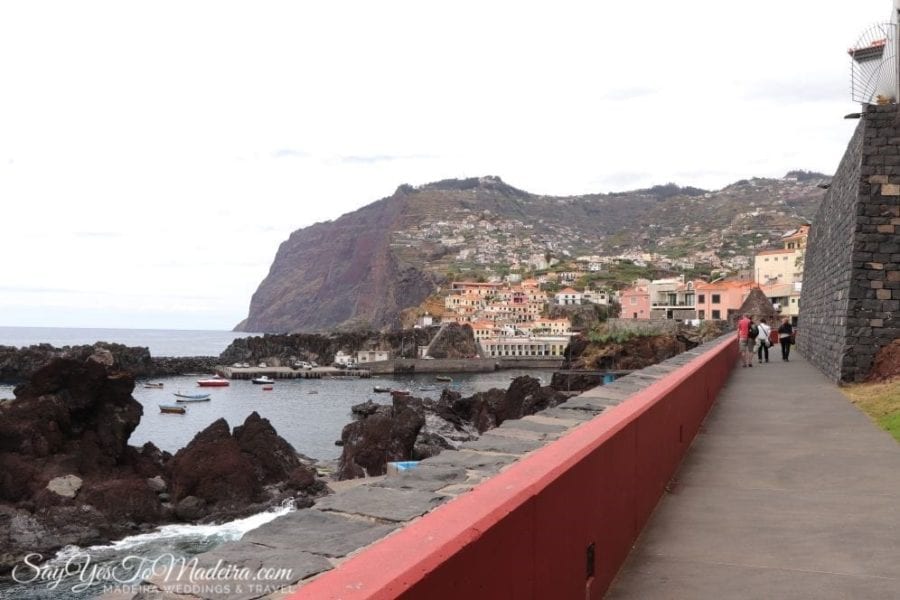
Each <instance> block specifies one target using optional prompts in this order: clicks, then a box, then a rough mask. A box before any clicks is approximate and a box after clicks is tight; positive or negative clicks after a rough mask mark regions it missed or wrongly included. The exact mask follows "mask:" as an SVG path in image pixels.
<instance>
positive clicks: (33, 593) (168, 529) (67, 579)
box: [0, 507, 293, 600]
mask: <svg viewBox="0 0 900 600" xmlns="http://www.w3.org/2000/svg"><path fill="white" fill-rule="evenodd" d="M292 510H293V509H292V508H290V507H278V508H273V509H272V510H270V511H266V512H263V513H258V514H255V515H252V516H250V517H247V518H245V519H238V520H236V521H231V522H228V523H222V524H219V525H184V524H174V525H164V526H162V527H159V528H157V529H156V530H155V531H153V532H151V533H143V534H140V535H134V536H130V537H127V538H124V539H121V540H118V541H115V542H112V543H111V544H107V545H103V546H90V547H87V548H81V547H78V546H67V547H65V548H63V549H62V550H60V551H59V552H58V553H57V554H56V556H55V557H53V558H51V559H50V560H48V561H47V562H44V563H41V564H39V565H38V563H37V562H36V561H33V560H31V561H28V562H23V563H20V564H19V565H18V566H17V568H16V570H15V571H14V572H13V573H12V575H11V577H8V578H6V579H0V598H3V599H6V598H10V599H13V598H15V599H17V600H89V599H94V598H104V597H109V594H115V593H124V592H125V591H128V592H129V594H127V595H123V596H113V597H124V598H130V597H131V595H132V594H131V592H133V593H138V592H140V591H143V590H141V580H142V578H141V577H140V574H141V573H146V572H149V570H150V569H151V568H153V567H154V566H155V567H157V568H158V569H159V571H160V572H162V571H164V570H165V569H166V568H167V567H168V566H170V565H173V564H174V565H176V567H175V572H177V570H178V566H177V565H180V564H181V563H180V562H178V561H179V560H180V559H185V560H190V557H192V556H194V555H196V554H199V553H201V552H206V551H207V550H212V549H213V548H215V547H216V546H219V545H221V544H223V543H225V542H228V541H232V540H239V539H240V538H241V537H242V536H243V535H244V534H245V533H247V532H248V531H250V530H253V529H256V528H257V527H260V526H262V525H264V524H266V523H268V522H269V521H271V520H273V519H275V518H278V517H280V516H281V515H285V514H287V513H289V512H291V511H292ZM32 565H34V566H32ZM189 569H190V567H188V570H189Z"/></svg>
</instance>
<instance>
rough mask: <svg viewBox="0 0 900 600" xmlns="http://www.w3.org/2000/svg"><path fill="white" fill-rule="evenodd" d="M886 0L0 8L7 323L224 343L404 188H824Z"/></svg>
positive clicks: (1, 314) (1, 309)
mask: <svg viewBox="0 0 900 600" xmlns="http://www.w3.org/2000/svg"><path fill="white" fill-rule="evenodd" d="M890 10H891V3H890V1H889V0H853V1H850V0H842V1H839V2H812V1H809V0H792V1H790V2H785V1H784V0H780V1H777V2H776V1H774V0H758V1H756V2H752V3H745V2H741V3H736V2H723V1H721V0H696V1H692V0H685V1H683V2H671V1H665V2H664V1H656V0H650V1H645V2H624V1H620V2H604V1H601V0H595V1H591V2H572V1H568V0H555V1H554V2H540V3H538V2H502V1H492V2H487V1H485V0H481V1H480V2H474V1H468V0H457V1H454V2H442V3H437V2H422V1H421V0H420V1H418V2H394V1H390V0H382V1H379V2H371V1H369V2H356V1H352V0H348V1H344V2H296V1H295V2H267V1H256V2H240V3H238V2H228V1H216V2H211V1H210V2H185V1H183V0H182V1H179V2H168V1H154V2H141V3H138V2H127V1H122V0H115V1H111V2H94V1H90V0H80V1H79V2H71V1H68V0H65V1H59V2H49V1H42V0H29V1H28V2H3V3H0V257H2V260H3V266H2V271H0V273H2V276H0V326H58V327H133V328H163V329H223V330H225V329H231V328H232V327H234V325H236V324H237V323H238V322H239V321H240V320H241V319H243V318H245V317H246V315H247V311H248V307H249V303H250V297H251V295H252V294H253V292H254V291H255V290H256V288H257V286H258V285H259V283H260V281H261V280H262V279H263V278H264V277H265V276H266V274H267V273H268V269H269V266H270V265H271V263H272V260H273V258H274V256H275V253H276V251H277V249H278V246H279V244H280V243H281V242H282V241H284V240H285V239H286V238H287V236H288V235H289V234H290V233H291V232H292V231H294V230H296V229H300V228H302V227H305V226H308V225H311V224H313V223H315V222H319V221H327V220H332V219H336V218H337V217H339V216H340V215H341V214H344V213H346V212H350V211H352V210H355V209H357V208H359V207H361V206H364V205H366V204H368V203H370V202H373V201H375V200H378V199H379V198H383V197H385V196H389V195H390V194H392V193H393V191H394V190H395V189H396V188H397V186H398V185H400V184H403V183H409V184H413V185H419V184H424V183H428V182H430V181H435V180H439V179H446V178H454V177H455V178H462V177H473V176H480V175H497V176H500V177H501V178H503V180H504V181H506V182H507V183H510V184H511V185H514V186H516V187H518V188H521V189H524V190H527V191H529V192H534V193H541V194H553V195H569V194H581V193H588V192H594V193H596V192H609V191H622V190H628V189H636V188H640V187H647V186H650V185H654V184H662V183H667V182H675V183H678V184H680V185H692V186H697V187H702V188H706V189H719V188H721V187H724V186H725V185H727V184H729V183H732V182H734V181H737V180H739V179H744V178H749V177H754V176H759V177H781V176H783V175H784V174H785V173H786V172H787V171H788V170H791V169H798V168H799V169H812V170H817V171H822V172H825V173H832V172H833V171H834V170H835V169H836V167H837V164H838V162H839V161H840V158H841V156H842V154H843V152H844V149H845V147H846V144H847V142H848V141H849V139H850V136H851V134H852V131H853V128H854V127H855V125H856V121H849V120H844V119H843V118H842V117H843V115H845V114H847V113H850V112H856V111H858V110H859V106H858V105H857V104H854V103H853V102H852V101H851V98H850V59H849V57H848V55H847V53H846V50H847V48H848V47H850V46H853V45H854V43H855V42H856V40H857V39H858V38H859V37H860V35H861V34H862V33H863V32H864V31H865V30H866V29H867V28H868V27H869V26H870V25H872V24H874V23H877V22H884V21H886V20H888V17H889V15H890Z"/></svg>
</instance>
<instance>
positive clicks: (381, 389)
mask: <svg viewBox="0 0 900 600" xmlns="http://www.w3.org/2000/svg"><path fill="white" fill-rule="evenodd" d="M372 389H373V390H374V391H375V393H376V394H390V393H391V388H389V387H387V386H384V385H376V386H375V387H374V388H372Z"/></svg>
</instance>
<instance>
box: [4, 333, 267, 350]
mask: <svg viewBox="0 0 900 600" xmlns="http://www.w3.org/2000/svg"><path fill="white" fill-rule="evenodd" d="M255 335H261V334H258V333H243V332H240V333H239V332H235V331H189V330H183V329H91V328H80V327H0V346H15V347H16V348H22V347H25V346H32V345H35V344H51V345H53V346H56V347H58V348H61V347H63V346H79V345H83V344H93V343H94V342H116V343H119V344H124V345H126V346H141V347H147V348H149V349H150V354H151V356H218V355H220V354H221V353H222V352H223V351H224V350H225V348H227V347H228V345H229V344H230V343H231V342H232V341H233V340H235V339H237V338H242V337H252V336H255Z"/></svg>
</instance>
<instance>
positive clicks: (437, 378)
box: [434, 375, 453, 381]
mask: <svg viewBox="0 0 900 600" xmlns="http://www.w3.org/2000/svg"><path fill="white" fill-rule="evenodd" d="M434 380H435V381H453V378H452V377H450V376H448V375H438V376H437V377H435V378H434Z"/></svg>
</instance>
